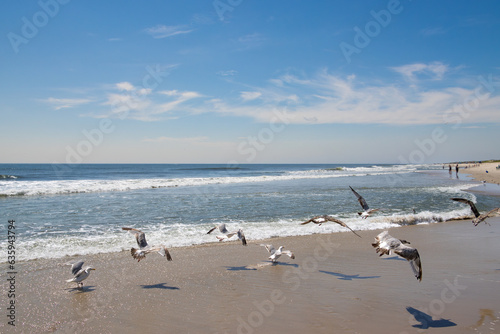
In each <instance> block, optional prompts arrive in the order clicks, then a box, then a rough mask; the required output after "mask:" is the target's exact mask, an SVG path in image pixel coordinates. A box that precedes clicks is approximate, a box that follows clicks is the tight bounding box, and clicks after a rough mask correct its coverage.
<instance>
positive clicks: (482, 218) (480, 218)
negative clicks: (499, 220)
mask: <svg viewBox="0 0 500 334" xmlns="http://www.w3.org/2000/svg"><path fill="white" fill-rule="evenodd" d="M452 200H453V201H457V202H462V203H465V204H469V206H470V208H471V210H472V212H473V213H474V216H475V217H476V218H474V219H472V224H474V226H477V225H478V224H479V223H481V222H482V221H484V222H485V224H488V225H489V223H488V222H486V221H485V219H486V218H488V217H489V216H490V215H491V214H493V212H495V211H497V213H500V208H494V209H492V210H490V211H488V212H486V213H483V214H480V213H479V211H478V210H477V208H476V206H475V205H474V203H473V202H472V201H469V200H468V199H465V198H459V197H455V198H452Z"/></svg>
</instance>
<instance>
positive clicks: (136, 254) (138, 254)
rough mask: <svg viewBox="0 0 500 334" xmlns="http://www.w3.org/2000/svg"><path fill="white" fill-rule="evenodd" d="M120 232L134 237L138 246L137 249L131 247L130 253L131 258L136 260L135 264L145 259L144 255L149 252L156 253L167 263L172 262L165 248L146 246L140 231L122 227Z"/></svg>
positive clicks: (144, 237)
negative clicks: (127, 232)
mask: <svg viewBox="0 0 500 334" xmlns="http://www.w3.org/2000/svg"><path fill="white" fill-rule="evenodd" d="M122 230H124V231H129V232H130V233H132V234H134V235H135V240H137V245H138V246H139V249H137V248H133V247H132V249H131V250H130V253H131V254H132V257H133V258H134V259H136V260H137V262H140V261H141V260H142V259H144V258H145V257H146V254H149V253H151V252H158V254H160V255H161V256H166V257H167V260H168V261H172V257H171V256H170V253H169V252H168V249H167V247H165V246H164V245H159V246H150V245H148V243H147V241H146V236H145V234H144V232H142V231H141V230H138V229H135V228H130V227H122Z"/></svg>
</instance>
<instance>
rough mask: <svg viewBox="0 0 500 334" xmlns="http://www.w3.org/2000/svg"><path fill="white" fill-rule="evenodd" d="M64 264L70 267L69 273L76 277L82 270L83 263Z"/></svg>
mask: <svg viewBox="0 0 500 334" xmlns="http://www.w3.org/2000/svg"><path fill="white" fill-rule="evenodd" d="M66 264H67V265H70V266H71V273H72V274H73V275H76V274H78V272H79V271H80V270H82V266H83V261H81V260H80V261H76V262H68V263H66Z"/></svg>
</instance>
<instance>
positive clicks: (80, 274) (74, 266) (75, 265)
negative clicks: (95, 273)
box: [66, 261, 95, 289]
mask: <svg viewBox="0 0 500 334" xmlns="http://www.w3.org/2000/svg"><path fill="white" fill-rule="evenodd" d="M66 265H69V266H71V273H72V274H73V275H75V277H73V278H70V279H68V280H66V282H68V283H69V282H76V283H77V284H78V289H82V288H83V280H84V279H86V278H87V277H89V275H90V271H91V270H95V269H94V268H92V267H85V269H82V266H83V261H76V262H68V263H66Z"/></svg>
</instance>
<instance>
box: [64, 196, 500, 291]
mask: <svg viewBox="0 0 500 334" xmlns="http://www.w3.org/2000/svg"><path fill="white" fill-rule="evenodd" d="M349 188H350V189H351V191H352V192H353V194H354V195H355V196H356V198H357V199H358V202H359V204H360V205H361V207H362V209H363V211H362V212H358V215H359V216H360V217H361V219H367V218H368V217H369V216H370V215H371V214H372V213H374V212H376V211H379V210H381V209H370V207H369V206H368V204H367V202H366V200H365V199H364V198H363V196H361V195H360V194H359V193H358V192H356V191H355V190H354V189H353V188H352V187H351V186H349ZM451 200H453V201H456V202H461V203H465V204H467V205H469V206H470V208H471V211H472V213H473V214H474V218H473V219H472V224H474V226H477V225H478V224H479V223H481V222H485V223H486V224H488V225H489V223H488V222H486V218H488V217H490V216H492V215H493V214H494V213H499V214H500V208H494V209H492V210H490V211H488V212H486V213H483V214H481V213H479V211H478V209H477V208H476V206H475V204H474V203H473V202H472V201H470V200H468V199H465V198H451ZM327 222H333V223H336V224H339V225H340V226H342V227H345V228H347V229H349V230H350V231H351V232H352V233H354V234H355V235H356V236H358V237H360V238H361V236H360V235H359V234H358V233H356V232H355V231H354V230H353V229H351V228H350V227H349V226H347V224H346V223H344V222H343V221H341V220H340V219H337V218H335V217H333V216H330V215H319V216H315V217H313V218H311V219H308V220H306V221H305V222H303V223H300V225H306V224H309V223H314V224H316V225H318V226H321V225H322V224H324V223H327ZM217 229H218V230H219V232H220V233H221V235H217V236H216V238H217V239H218V240H219V241H224V240H229V239H231V238H232V237H233V236H235V235H236V236H237V237H238V239H239V240H240V241H241V243H242V245H243V246H246V245H247V240H246V238H245V235H244V234H243V230H242V229H238V230H237V231H231V232H230V231H229V230H228V229H227V227H226V224H225V223H221V224H217V225H215V226H214V227H213V228H211V229H210V230H209V231H208V232H207V234H211V233H212V232H213V231H215V230H217ZM122 230H124V231H128V232H130V233H132V234H133V235H134V236H135V239H136V241H137V246H138V248H135V247H132V248H131V250H130V253H131V255H132V257H133V258H134V259H136V260H137V262H140V261H141V260H142V259H144V258H145V257H146V255H147V254H149V253H153V252H157V253H158V254H160V255H161V256H163V257H165V258H166V259H167V260H168V261H172V257H171V255H170V252H169V251H168V249H167V247H165V245H155V246H151V245H149V244H148V243H147V241H146V236H145V234H144V232H142V231H141V230H138V229H135V228H131V227H122ZM408 244H410V242H409V241H407V240H404V239H397V238H395V237H393V236H391V235H390V234H389V233H388V231H383V232H381V233H379V234H378V235H377V236H376V237H375V241H374V242H373V243H372V246H373V247H374V248H375V252H376V253H378V254H379V256H382V255H391V254H396V255H398V256H400V257H402V258H404V259H406V260H407V261H408V262H409V263H410V267H411V269H412V271H413V274H414V275H415V277H416V278H417V280H419V281H421V280H422V262H421V260H420V255H419V253H418V251H417V249H416V248H413V247H411V246H408ZM260 246H263V247H265V248H266V250H267V251H268V252H269V254H270V255H269V257H268V258H269V260H271V263H272V264H276V263H278V262H277V261H278V259H279V258H280V257H281V255H283V254H284V255H287V256H289V257H290V258H291V259H295V255H294V253H293V252H292V251H290V250H285V249H284V246H279V247H278V249H276V248H275V247H274V246H273V245H271V244H260ZM83 263H84V261H82V260H79V261H76V262H68V263H66V265H70V266H71V273H72V274H73V275H74V277H73V278H71V279H68V280H66V282H68V283H70V282H75V283H77V289H82V288H83V281H84V280H85V279H86V278H88V277H89V275H90V272H91V271H92V270H95V269H94V268H92V267H89V266H87V267H85V268H83Z"/></svg>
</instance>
